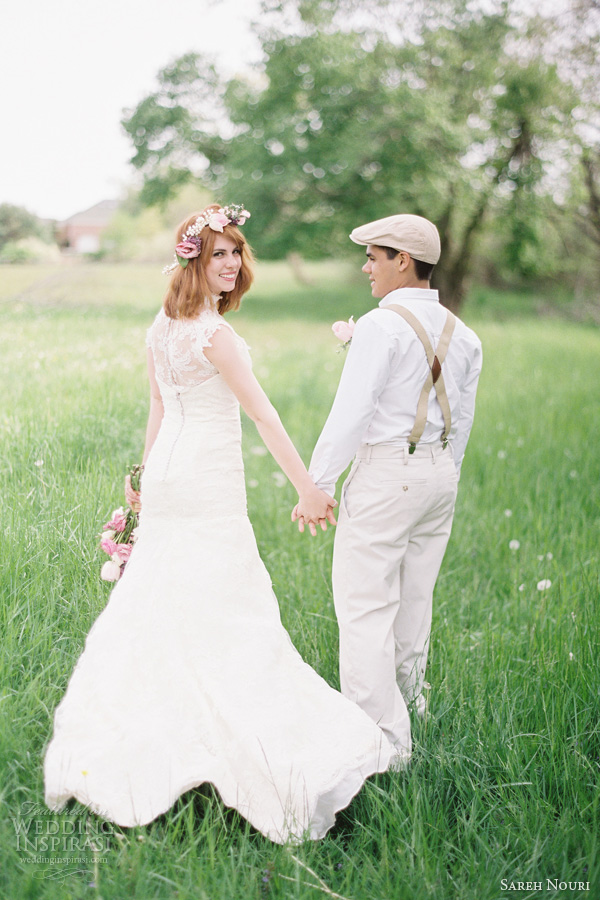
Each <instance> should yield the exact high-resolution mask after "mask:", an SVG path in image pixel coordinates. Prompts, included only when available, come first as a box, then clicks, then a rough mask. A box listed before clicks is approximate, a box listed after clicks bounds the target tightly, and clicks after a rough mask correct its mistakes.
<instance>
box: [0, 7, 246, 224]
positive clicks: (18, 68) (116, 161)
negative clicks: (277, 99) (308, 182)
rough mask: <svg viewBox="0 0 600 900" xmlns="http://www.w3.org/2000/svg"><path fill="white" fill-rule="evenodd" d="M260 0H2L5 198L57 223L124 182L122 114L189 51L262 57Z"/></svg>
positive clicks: (127, 150) (237, 59)
mask: <svg viewBox="0 0 600 900" xmlns="http://www.w3.org/2000/svg"><path fill="white" fill-rule="evenodd" d="M258 6H259V0H212V2H209V0H186V2H185V3H176V2H173V0H96V2H92V0H21V2H19V0H2V2H1V4H0V74H1V77H0V109H1V111H2V136H1V138H0V203H13V204H16V205H18V206H25V207H27V208H28V209H29V210H31V211H32V212H34V213H36V214H37V215H40V216H43V217H48V218H55V219H64V218H67V217H68V216H70V215H72V214H73V213H75V212H78V211H79V210H82V209H86V208H87V207H88V206H91V205H93V204H94V203H97V202H98V201H99V200H104V199H107V198H112V197H117V196H119V194H120V192H121V189H122V186H123V185H124V184H126V183H127V182H128V180H130V178H131V171H132V170H131V168H130V167H129V166H128V159H129V157H130V156H131V152H132V151H131V145H130V143H129V140H128V138H127V136H126V135H125V134H124V132H122V130H121V126H120V124H119V123H120V120H121V117H122V111H123V109H124V108H126V107H132V106H135V105H136V103H137V102H138V101H139V100H140V99H141V98H142V97H144V96H145V95H146V94H147V93H149V92H150V91H151V90H153V89H154V85H155V76H156V73H157V72H158V70H159V69H161V68H163V67H164V66H165V65H166V64H167V63H169V62H170V61H171V60H172V59H174V58H175V57H177V56H180V55H181V54H183V53H186V52H188V51H190V50H194V51H198V52H208V53H211V54H214V55H215V56H216V58H217V59H218V61H219V63H220V66H221V68H222V69H223V71H225V72H227V73H228V74H232V73H234V72H236V71H239V70H240V69H242V68H244V65H245V64H246V63H248V62H251V61H253V60H256V59H257V58H258V56H259V49H258V42H257V41H256V39H255V37H254V36H253V35H252V33H251V30H250V22H251V20H252V18H253V17H256V15H257V12H258Z"/></svg>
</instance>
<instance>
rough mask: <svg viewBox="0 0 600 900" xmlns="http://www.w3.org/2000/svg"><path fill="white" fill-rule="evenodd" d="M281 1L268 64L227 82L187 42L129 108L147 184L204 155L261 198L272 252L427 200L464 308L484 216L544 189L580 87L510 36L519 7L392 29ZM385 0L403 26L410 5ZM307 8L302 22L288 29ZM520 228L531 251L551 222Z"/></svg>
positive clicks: (326, 238)
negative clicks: (397, 32) (153, 88)
mask: <svg viewBox="0 0 600 900" xmlns="http://www.w3.org/2000/svg"><path fill="white" fill-rule="evenodd" d="M269 5H270V8H271V11H272V12H273V14H274V13H275V12H276V13H277V15H278V16H279V19H273V20H268V22H267V26H263V30H262V32H261V40H262V45H263V50H264V56H265V58H264V64H263V66H262V70H261V71H260V72H258V73H255V74H254V75H253V76H244V77H239V78H237V79H232V80H231V81H229V82H228V83H227V84H225V83H223V82H222V81H221V80H220V79H219V77H218V75H217V73H216V70H215V68H214V67H213V66H211V65H210V64H208V63H207V62H206V61H204V60H202V59H201V58H200V57H199V56H197V55H188V56H187V57H184V58H182V60H180V61H178V62H177V63H175V64H174V65H173V66H171V67H169V69H166V70H163V72H161V73H160V76H159V90H158V91H157V92H155V93H154V94H152V95H151V96H150V97H148V98H147V99H146V100H144V101H142V103H141V104H140V105H139V106H138V108H137V109H136V110H135V111H134V112H133V113H131V114H130V115H129V116H128V117H127V118H126V120H125V123H124V124H125V127H126V129H127V131H128V132H129V133H130V134H131V135H132V137H133V138H134V141H135V143H136V148H137V150H136V155H135V157H134V159H133V162H134V165H136V166H137V167H138V168H139V169H140V170H141V171H142V172H143V173H144V175H145V179H146V183H145V191H146V196H147V198H148V199H149V200H152V199H161V198H164V197H165V196H167V195H168V194H169V192H170V191H171V190H172V187H173V185H177V184H179V183H180V182H181V180H184V179H185V178H186V177H189V175H188V174H187V169H188V167H191V166H192V165H193V172H194V176H195V177H200V178H202V180H203V182H204V183H205V184H207V185H208V186H210V187H211V188H212V189H213V191H214V192H215V195H218V196H220V197H223V196H224V195H227V196H226V198H225V199H227V200H228V201H232V200H235V201H240V202H244V203H245V204H246V205H247V206H249V207H250V208H251V209H252V211H253V217H252V219H251V220H250V221H249V223H248V225H247V226H246V227H247V233H248V236H249V238H250V240H252V242H253V243H254V244H255V246H256V247H257V249H258V251H259V252H260V254H261V255H262V256H271V257H278V256H281V255H283V254H284V253H286V252H289V251H299V252H301V253H303V254H305V255H311V256H330V255H331V254H332V253H339V252H348V249H349V246H350V245H349V242H348V237H347V236H348V232H349V231H350V230H351V228H352V227H354V226H355V225H356V224H358V223H360V222H364V221H368V220H369V219H374V218H379V217H381V216H383V215H389V214H391V213H393V212H396V211H399V210H405V211H409V212H414V213H418V214H421V215H425V216H427V217H428V218H431V219H433V220H434V221H436V222H437V223H438V225H439V227H440V231H441V234H442V243H443V256H442V260H441V262H440V265H439V266H438V267H437V270H436V277H437V284H438V286H439V287H440V288H441V289H442V290H443V296H444V299H445V302H447V303H448V305H450V306H451V307H452V308H455V309H456V308H457V307H458V306H459V305H460V303H461V301H462V298H463V296H464V293H465V289H466V285H467V279H468V276H469V273H470V271H471V268H472V264H473V258H474V254H475V252H476V244H477V239H478V236H479V234H480V233H481V231H482V229H483V227H484V225H485V221H486V217H488V216H490V215H491V214H493V213H497V214H501V215H503V216H506V215H507V214H513V213H514V210H515V209H516V208H517V207H518V206H519V205H520V206H521V207H523V205H524V204H526V202H527V199H528V198H530V199H531V198H533V197H534V196H535V192H539V191H541V192H543V190H544V177H545V174H546V172H547V161H548V159H551V158H552V145H553V143H555V142H556V141H557V140H558V139H559V137H561V136H562V135H563V134H564V132H565V129H566V128H567V125H568V117H567V111H568V109H569V106H570V104H571V103H572V101H571V95H570V93H569V91H568V90H567V88H566V87H565V85H564V84H563V83H562V82H561V80H560V79H559V78H558V75H557V71H556V67H555V66H552V65H550V64H548V63H547V62H545V61H544V59H543V58H542V57H541V56H538V57H537V58H534V59H529V60H524V59H522V58H520V56H519V53H518V52H517V51H514V50H513V49H512V47H511V43H512V44H513V45H514V44H515V43H516V37H517V35H516V30H515V27H514V26H513V25H512V24H511V21H510V17H509V15H508V12H507V11H506V9H500V8H499V10H498V11H497V12H496V13H494V14H489V13H488V14H484V13H480V14H477V15H475V14H473V13H472V12H470V11H469V8H468V7H467V5H466V3H465V2H463V0H446V2H443V3H439V4H435V5H432V7H427V6H426V5H425V6H423V12H422V15H421V18H420V19H419V18H418V16H416V15H415V17H414V19H413V20H411V23H412V25H413V28H417V29H418V31H419V34H418V37H416V38H415V40H414V41H412V42H411V41H406V40H404V41H396V42H394V41H392V40H391V39H389V38H388V37H386V35H385V34H382V33H381V30H380V29H378V28H377V27H375V26H369V28H367V29H364V28H363V29H362V30H358V28H357V27H353V20H352V13H353V10H355V9H356V4H354V3H353V2H352V0H328V2H327V3H319V2H317V0H283V2H279V3H270V4H269ZM379 5H380V6H381V7H382V8H384V9H385V10H386V17H385V20H384V21H385V25H386V27H387V26H389V30H390V31H391V32H393V31H394V27H393V26H394V24H395V23H397V22H400V21H402V22H403V21H404V19H398V18H396V19H395V20H393V19H391V18H390V17H391V16H393V15H395V16H398V15H402V12H400V13H399V12H398V10H399V9H401V7H400V6H399V5H398V4H395V3H385V2H383V0H380V3H379ZM434 6H435V9H436V10H437V17H436V18H435V19H434V18H433V12H432V10H433V7H434ZM293 12H295V13H296V14H297V19H298V17H299V20H298V21H299V22H300V25H298V21H296V22H295V23H292V25H293V28H295V29H296V33H293V32H289V31H288V32H285V31H282V27H283V26H282V25H281V21H286V16H287V17H288V19H289V18H290V16H291V13H293ZM340 13H344V14H345V15H346V16H347V17H348V19H347V21H346V25H345V27H343V26H342V25H341V24H340ZM281 17H283V19H281ZM273 22H275V24H277V28H275V27H274V25H273V24H272V23H273ZM269 23H271V24H270V25H269ZM208 97H210V98H211V106H210V115H207V114H206V112H205V109H204V107H205V106H206V103H207V98H208ZM521 219H523V217H522V216H521ZM520 238H521V240H515V241H514V248H513V249H514V253H516V254H517V255H518V254H519V252H521V250H520V248H521V247H523V252H524V251H525V249H527V242H528V241H529V242H530V243H531V242H535V241H536V240H538V239H539V233H538V232H537V231H536V230H535V229H532V230H530V232H529V233H526V232H525V231H523V229H521V234H520ZM523 238H525V241H524V243H523V240H522V239H523ZM529 257H530V258H531V253H530V254H529Z"/></svg>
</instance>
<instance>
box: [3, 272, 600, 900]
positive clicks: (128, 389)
mask: <svg viewBox="0 0 600 900" xmlns="http://www.w3.org/2000/svg"><path fill="white" fill-rule="evenodd" d="M308 272H309V275H310V277H311V279H312V281H313V284H312V285H311V286H298V285H294V284H293V283H292V281H291V279H290V275H289V272H288V270H287V268H286V267H285V265H283V264H272V265H269V266H265V267H263V268H262V269H261V270H260V273H259V278H258V281H257V285H256V286H255V288H254V289H253V291H252V292H251V293H250V295H249V296H248V297H247V299H246V300H245V303H244V307H243V309H242V311H241V312H239V313H237V314H234V315H233V316H232V317H231V319H230V321H232V323H233V324H234V326H235V327H236V328H237V330H238V331H239V332H240V333H241V334H242V335H243V336H244V337H245V338H246V340H247V341H248V343H249V344H250V345H251V347H252V353H253V358H254V365H255V371H256V372H257V375H258V377H259V379H260V380H261V382H262V383H263V385H264V387H265V388H266V390H267V392H268V393H269V395H270V397H271V399H272V400H273V402H274V404H275V406H276V407H277V409H278V410H279V412H280V414H281V416H282V419H283V421H284V424H285V425H286V427H287V429H288V431H289V432H290V434H291V436H292V438H293V440H294V441H295V442H296V445H297V446H298V448H299V450H300V452H301V454H302V455H303V457H304V459H305V460H306V461H308V459H309V457H310V452H311V450H312V447H313V445H314V442H315V440H316V438H317V436H318V433H319V429H320V426H321V425H322V424H323V422H324V420H325V417H326V415H327V412H328V410H329V405H330V402H331V399H332V397H333V394H334V392H335V388H336V385H337V381H338V377H339V373H340V370H341V367H342V364H343V356H342V355H341V354H337V353H336V346H337V342H336V340H335V338H334V337H333V335H332V334H331V331H330V327H329V326H330V324H331V322H333V321H334V320H335V319H339V318H348V316H350V315H351V314H354V316H355V317H358V315H360V314H361V313H362V312H364V311H365V310H366V309H368V308H369V305H370V299H369V292H368V291H367V290H366V288H365V285H364V283H363V282H362V281H360V280H358V279H357V278H356V277H353V278H351V277H350V276H349V274H348V271H347V270H346V269H345V268H344V267H342V266H339V267H333V266H323V265H321V266H312V267H308ZM164 285H165V282H164V279H163V277H162V276H161V274H160V271H155V270H154V269H149V268H146V267H141V266H137V267H136V266H121V267H119V266H91V265H90V266H85V265H80V266H77V265H73V266H69V267H65V268H43V267H4V268H3V269H2V270H1V271H0V322H1V329H0V342H1V346H0V352H1V372H2V377H1V382H0V391H1V396H2V405H1V407H0V470H1V482H0V496H1V503H2V527H1V528H0V542H1V543H0V554H1V561H2V570H1V585H2V605H1V608H0V610H1V611H0V615H1V621H2V670H1V674H2V677H1V683H2V694H1V701H2V702H1V705H0V713H1V719H0V771H1V772H2V775H1V779H2V780H1V798H2V811H3V815H2V818H1V822H0V849H1V853H2V860H3V863H2V872H1V874H0V897H1V898H2V900H24V898H45V900H46V898H47V900H68V898H85V897H90V898H96V900H97V898H103V900H124V898H140V900H149V898H179V900H188V898H189V900H264V898H269V900H283V898H285V900H316V898H318V897H326V896H338V897H342V898H346V900H446V898H448V900H450V898H460V900H496V898H501V897H519V898H531V897H544V898H550V897H569V898H577V897H598V896H600V871H599V861H598V842H599V840H600V828H599V825H600V822H599V819H600V816H599V803H600V791H599V786H598V775H599V769H600V729H599V722H598V718H599V712H600V668H599V665H598V657H599V653H600V646H599V643H600V625H599V621H598V558H599V555H600V551H599V547H598V524H599V506H598V500H599V474H600V473H599V470H600V466H599V462H598V446H599V445H600V417H599V416H598V414H597V410H598V403H599V400H600V385H599V382H598V379H597V377H596V369H597V365H598V361H599V359H600V335H599V334H598V331H597V330H596V329H594V328H592V327H586V326H582V325H577V324H573V323H570V322H568V321H566V320H561V319H558V318H554V319H541V318H538V317H536V316H535V315H534V314H533V313H532V312H531V310H532V309H533V308H534V306H533V305H531V304H530V306H529V307H527V306H526V304H525V305H524V308H523V309H522V310H521V313H522V314H521V315H520V316H519V317H511V318H504V319H503V320H502V321H500V320H499V318H500V317H499V316H497V315H495V314H494V310H497V309H498V308H500V306H501V302H500V299H499V298H498V296H495V297H494V298H492V300H491V301H490V305H489V306H486V304H485V302H484V300H485V292H483V293H482V292H481V291H479V292H478V293H477V297H476V302H474V303H472V304H471V305H469V304H467V306H466V307H465V312H464V318H465V320H466V321H467V322H468V324H470V325H472V326H473V327H475V328H476V330H477V331H478V333H479V334H480V337H481V338H482V341H483V345H484V372H483V375H482V379H481V384H480V391H479V397H478V407H477V414H476V420H475V426H474V428H473V432H472V436H471V442H470V445H469V447H468V450H467V455H466V459H465V463H464V466H463V471H462V478H461V485H460V490H459V502H458V507H457V513H456V518H455V524H454V531H453V535H452V538H451V542H450V545H449V548H448V552H447V554H446V558H445V561H444V565H443V568H442V573H441V575H440V578H439V581H438V585H437V589H436V597H435V606H434V622H433V635H432V643H431V652H430V662H429V668H428V675H427V678H428V681H429V682H430V683H431V686H432V687H431V691H430V693H429V712H428V716H427V718H426V720H425V721H424V722H422V723H421V722H416V723H415V728H414V742H415V753H414V757H413V762H412V764H411V766H410V768H409V769H408V771H406V772H405V773H402V774H395V775H383V776H378V777H376V778H373V779H371V780H370V781H369V782H368V783H367V785H366V786H365V788H364V789H363V790H362V792H361V793H360V794H359V795H358V797H357V798H356V799H355V800H354V801H353V802H352V804H351V805H350V806H349V807H348V809H347V810H345V811H344V812H343V813H341V814H340V815H339V817H338V823H337V825H336V827H335V828H334V829H333V830H332V831H331V832H330V833H329V834H328V836H327V837H326V838H325V839H324V840H323V841H321V842H319V843H306V844H303V845H302V846H300V847H297V848H295V849H293V848H292V849H290V848H289V847H287V848H286V847H279V846H275V845H273V844H271V843H270V842H269V841H267V840H266V839H265V838H263V837H262V836H261V835H260V834H257V833H256V832H254V831H253V830H252V829H251V828H250V827H249V826H248V825H247V824H246V823H245V822H244V820H242V819H241V818H240V817H239V816H237V815H236V814H235V813H233V812H231V811H229V810H227V809H226V808H225V807H224V806H223V805H222V804H221V803H220V801H219V800H218V798H217V797H216V796H215V795H214V793H213V792H212V790H211V789H210V788H209V787H207V786H205V787H203V788H202V789H200V790H198V791H193V792H190V793H189V794H186V795H185V796H184V797H182V798H181V799H180V800H179V801H178V802H177V804H176V805H175V806H174V807H173V808H172V809H171V810H170V811H169V812H168V813H167V814H166V815H164V816H162V817H161V818H159V819H158V820H156V821H155V822H153V823H152V824H151V825H149V826H147V827H144V828H139V829H132V830H127V829H119V828H117V827H110V828H108V831H109V832H111V833H110V834H108V836H104V837H102V836H101V838H98V837H96V841H97V842H98V844H97V845H98V846H100V847H101V852H100V853H99V854H98V856H99V857H100V859H101V860H102V861H101V862H99V863H93V862H92V858H93V856H94V851H93V850H90V849H89V847H88V849H87V850H86V851H85V852H83V853H80V852H78V850H77V849H76V848H75V849H74V850H73V851H69V852H65V851H64V849H63V848H62V847H61V846H59V847H58V849H56V850H54V851H52V850H48V851H42V852H40V850H39V848H40V847H43V845H42V844H40V840H39V839H40V838H41V837H43V836H44V835H47V832H48V830H49V828H50V827H52V828H54V827H58V829H59V831H60V832H61V833H63V832H64V831H66V830H68V829H69V828H70V827H71V826H73V825H75V827H76V828H79V827H83V828H84V829H85V828H86V827H87V828H88V830H89V829H92V830H93V829H94V828H95V827H96V828H97V827H98V821H99V820H97V819H96V818H95V817H93V816H89V817H88V815H87V814H86V812H85V811H84V810H82V808H81V807H79V806H77V805H74V806H72V807H70V808H69V809H68V810H67V811H65V812H64V813H63V814H61V815H60V816H56V815H50V814H48V813H45V812H44V805H43V778H42V758H43V752H44V748H45V745H46V743H47V741H48V740H49V738H50V735H51V729H52V717H53V711H54V709H55V707H56V705H57V703H58V702H59V700H60V698H61V696H62V694H63V692H64V690H65V687H66V684H67V681H68V678H69V676H70V673H71V670H72V668H73V666H74V664H75V662H76V660H77V658H78V655H79V654H80V652H81V650H82V648H83V643H84V640H85V636H86V634H87V632H88V630H89V628H90V626H91V624H92V622H93V621H94V619H95V618H96V617H97V615H98V614H99V612H100V611H101V610H102V608H103V606H104V605H105V603H106V600H107V598H108V594H109V590H110V588H109V586H108V585H107V584H105V583H103V582H101V581H100V579H99V569H100V565H101V563H102V561H103V554H102V553H101V552H100V551H99V549H98V548H97V535H98V533H99V531H100V529H101V526H102V524H103V523H104V522H105V521H106V520H107V518H108V515H109V514H110V512H111V511H112V509H113V508H114V507H115V506H118V505H120V504H121V503H122V502H123V500H124V498H123V495H122V483H123V477H124V474H125V472H126V471H127V469H128V468H129V466H130V465H131V464H132V463H134V462H136V461H138V460H139V459H140V457H141V452H142V447H143V435H144V428H145V419H146V414H147V385H146V379H145V349H144V333H145V329H146V327H147V326H148V325H149V324H150V322H151V321H152V318H153V316H154V314H155V312H156V311H157V309H158V308H159V306H160V303H161V298H162V292H163V290H164ZM482 297H483V299H482ZM511 302H512V304H513V307H514V299H513V301H511ZM244 432H245V438H244V441H245V457H246V466H247V468H246V477H247V484H248V495H249V508H250V517H251V519H252V522H253V524H254V527H255V531H256V535H257V539H258V543H259V547H260V550H261V553H262V555H263V558H264V560H265V562H266V564H267V567H268V569H269V571H270V573H271V576H272V578H273V581H274V585H275V590H276V593H277V596H278V598H279V601H280V605H281V610H282V616H283V620H284V623H285V625H286V627H287V628H288V630H289V632H290V634H291V637H292V640H293V641H294V643H295V644H296V646H297V648H298V649H299V651H300V652H301V654H302V655H303V657H304V658H305V659H306V660H307V661H308V662H309V663H310V664H311V665H312V666H314V667H315V668H316V669H317V670H318V671H319V673H320V674H321V675H323V676H324V677H325V678H326V679H327V680H328V681H329V682H330V683H331V684H332V685H334V686H337V685H338V679H337V630H336V624H335V618H334V613H333V604H332V597H331V587H330V578H329V574H330V560H331V550H332V541H333V532H332V530H329V531H328V532H327V534H326V535H319V537H318V539H314V540H313V539H311V538H310V537H309V536H308V535H307V534H305V535H300V534H298V532H297V531H295V530H294V528H293V526H292V525H291V523H290V521H289V515H290V509H291V507H292V505H293V503H294V500H295V497H294V492H293V489H292V488H291V487H290V486H289V485H287V484H284V485H283V486H282V484H281V479H280V478H279V477H278V475H277V472H278V470H277V467H276V465H275V463H274V462H273V461H272V460H271V458H270V457H269V456H267V455H264V454H263V453H262V452H261V447H262V445H261V442H260V439H259V437H258V435H257V433H256V431H255V430H254V426H253V425H252V423H249V422H247V421H245V422H244ZM511 541H513V542H514V541H518V542H519V548H518V549H515V550H513V549H510V547H509V542H511ZM542 580H549V581H551V587H549V588H547V589H545V590H538V588H537V585H538V583H539V582H541V581H542ZM52 823H54V824H52ZM56 823H58V825H56ZM27 827H29V828H30V838H32V840H33V843H32V844H30V845H29V846H28V845H27V844H26V843H24V838H23V834H22V832H23V829H26V828H27ZM36 828H37V829H38V831H39V833H38V835H37V838H35V839H34V838H33V835H34V832H35V830H36ZM19 830H20V831H21V837H20V838H19V837H18V835H17V832H18V831H19ZM92 837H93V835H92ZM36 840H37V845H36V843H35V841H36ZM102 841H105V842H106V846H102ZM36 846H37V847H38V851H37V852H35V848H36ZM79 846H80V845H79ZM39 857H41V858H42V859H43V860H45V861H37V860H38V859H39ZM65 857H68V858H69V861H65ZM81 857H84V858H85V861H84V862H83V863H80V862H77V859H79V858H81ZM31 859H33V860H36V861H33V862H31V861H29V862H28V861H27V860H31ZM58 860H61V861H58ZM548 880H549V881H548ZM518 882H523V883H526V882H533V883H534V885H533V887H532V886H531V885H530V887H529V888H525V887H524V888H523V889H522V890H520V889H518V888H516V887H514V885H517V884H518ZM538 882H541V888H539V889H538V887H537V886H536V883H538ZM561 882H563V883H566V887H563V888H561V887H560V883H561ZM577 882H581V883H583V884H584V885H588V886H589V889H587V890H586V889H585V888H581V887H577V884H576V883H577ZM569 883H570V886H569ZM574 883H575V884H574ZM555 884H556V890H555V889H554V887H553V886H554V885H555ZM511 886H513V887H512V890H511Z"/></svg>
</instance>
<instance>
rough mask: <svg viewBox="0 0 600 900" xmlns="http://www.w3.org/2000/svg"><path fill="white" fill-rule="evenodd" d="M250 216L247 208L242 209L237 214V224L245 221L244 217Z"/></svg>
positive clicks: (242, 223)
mask: <svg viewBox="0 0 600 900" xmlns="http://www.w3.org/2000/svg"><path fill="white" fill-rule="evenodd" d="M249 218H250V213H249V212H248V210H247V209H243V210H242V211H241V213H240V214H239V216H238V217H237V224H238V225H244V224H245V223H246V219H249Z"/></svg>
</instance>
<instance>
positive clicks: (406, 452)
mask: <svg viewBox="0 0 600 900" xmlns="http://www.w3.org/2000/svg"><path fill="white" fill-rule="evenodd" d="M402 456H403V462H404V465H405V466H407V465H408V447H407V446H406V445H405V446H404V447H403V448H402Z"/></svg>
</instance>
